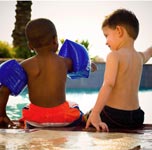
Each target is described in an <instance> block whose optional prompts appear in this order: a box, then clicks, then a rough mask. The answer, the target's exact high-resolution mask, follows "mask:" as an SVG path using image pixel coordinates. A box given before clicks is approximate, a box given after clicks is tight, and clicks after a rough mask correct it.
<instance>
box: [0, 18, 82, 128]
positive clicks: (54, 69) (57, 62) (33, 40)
mask: <svg viewBox="0 0 152 150" xmlns="http://www.w3.org/2000/svg"><path fill="white" fill-rule="evenodd" d="M25 33H26V37H27V40H28V45H29V47H30V48H31V49H32V50H34V51H35V52H36V55H35V56H33V57H31V58H29V59H26V60H24V61H23V62H21V66H22V67H23V68H24V70H25V72H26V74H27V77H28V82H27V86H28V92H29V100H30V102H31V104H30V105H29V108H26V109H23V112H22V113H23V120H25V121H26V122H28V123H30V124H32V123H33V122H34V124H35V123H42V124H43V123H46V126H47V125H48V124H49V123H53V122H54V123H58V125H60V123H61V124H62V123H63V124H64V125H66V123H67V124H69V123H73V122H74V121H76V120H78V119H81V115H82V114H81V111H80V110H79V109H78V108H73V107H72V108H71V107H70V106H69V105H70V104H69V102H67V101H66V95H65V85H66V78H67V73H68V72H70V71H72V67H73V66H72V60H71V59H70V58H63V57H60V56H59V55H57V54H56V52H57V50H58V39H57V32H56V28H55V25H54V24H53V23H52V22H51V21H50V20H48V19H44V18H40V19H35V20H32V21H30V22H29V23H28V24H27V26H26V29H25ZM9 94H10V90H9V89H8V88H7V87H6V86H2V87H1V88H0V124H6V125H11V126H13V125H14V124H13V122H12V121H11V120H10V119H9V117H8V116H7V114H6V104H7V101H8V97H9ZM47 123H48V124H47Z"/></svg>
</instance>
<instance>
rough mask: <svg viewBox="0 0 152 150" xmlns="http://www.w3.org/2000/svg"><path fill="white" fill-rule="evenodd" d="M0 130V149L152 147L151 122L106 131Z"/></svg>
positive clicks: (120, 149)
mask: <svg viewBox="0 0 152 150" xmlns="http://www.w3.org/2000/svg"><path fill="white" fill-rule="evenodd" d="M63 130H64V129H63ZM63 130H62V129H60V130H59V129H57V130H56V129H51V130H50V129H45V130H44V129H30V130H24V129H0V150H70V149H72V150H81V149H82V150H151V149H152V125H150V126H146V127H145V128H144V129H142V130H141V129H140V130H132V131H130V130H123V131H119V130H118V131H116V130H115V131H112V132H109V133H104V132H86V131H72V130H71V129H70V131H63Z"/></svg>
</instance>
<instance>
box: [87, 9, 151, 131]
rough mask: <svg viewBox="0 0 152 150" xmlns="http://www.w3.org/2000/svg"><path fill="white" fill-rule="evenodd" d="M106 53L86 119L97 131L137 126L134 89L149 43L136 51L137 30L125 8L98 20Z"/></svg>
mask: <svg viewBox="0 0 152 150" xmlns="http://www.w3.org/2000/svg"><path fill="white" fill-rule="evenodd" d="M102 30H103V33H104V35H105V37H106V45H107V46H108V47H109V48H110V49H111V52H110V53H109V54H108V56H107V60H106V69H105V74H104V81H103V85H102V87H101V89H100V91H99V94H98V97H97V101H96V103H95V106H94V108H93V109H92V111H91V114H90V115H89V118H88V120H87V124H86V128H88V127H89V126H90V125H93V126H94V127H95V128H96V130H97V131H100V130H102V131H109V129H111V128H129V129H132V128H137V127H140V126H141V125H142V124H143V122H144V112H143V110H142V109H141V108H140V106H139V98H138V90H139V85H140V80H141V74H142V67H143V64H144V63H146V62H147V61H148V60H149V59H150V57H151V56H152V47H150V48H148V49H147V50H146V51H144V52H137V51H136V49H135V48H134V42H135V40H136V38H137V36H138V32H139V22H138V19H137V18H136V16H135V15H134V14H133V13H132V12H131V11H128V10H126V9H118V10H116V11H114V12H113V13H112V14H110V15H109V16H106V18H105V20H104V21H103V24H102Z"/></svg>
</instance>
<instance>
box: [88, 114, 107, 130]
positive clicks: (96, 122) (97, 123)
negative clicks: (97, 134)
mask: <svg viewBox="0 0 152 150" xmlns="http://www.w3.org/2000/svg"><path fill="white" fill-rule="evenodd" d="M91 124H92V125H93V126H94V127H95V128H96V130H97V131H101V129H102V131H104V132H108V131H109V129H108V126H107V124H106V123H104V122H102V121H101V119H100V115H99V114H95V113H94V114H93V112H91V114H90V116H89V118H88V120H87V123H86V129H87V128H88V127H89V126H90V125H91Z"/></svg>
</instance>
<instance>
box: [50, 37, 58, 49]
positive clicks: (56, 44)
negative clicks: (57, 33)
mask: <svg viewBox="0 0 152 150" xmlns="http://www.w3.org/2000/svg"><path fill="white" fill-rule="evenodd" d="M52 41H53V45H54V49H55V51H57V50H58V46H59V43H58V38H57V37H54V38H53V40H52Z"/></svg>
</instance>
